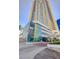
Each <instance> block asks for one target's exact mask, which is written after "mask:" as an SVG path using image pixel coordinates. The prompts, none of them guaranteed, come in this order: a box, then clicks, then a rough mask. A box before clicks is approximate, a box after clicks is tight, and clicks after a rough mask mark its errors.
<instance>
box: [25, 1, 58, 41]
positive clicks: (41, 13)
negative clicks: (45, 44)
mask: <svg viewBox="0 0 79 59" xmlns="http://www.w3.org/2000/svg"><path fill="white" fill-rule="evenodd" d="M29 21H30V22H29V24H28V29H27V28H26V27H27V26H26V27H25V31H26V29H27V31H26V32H27V34H26V32H25V33H24V35H25V36H26V40H27V41H32V42H33V41H34V42H38V41H46V40H47V39H48V38H53V37H55V33H59V30H58V26H57V23H56V21H55V19H54V16H53V15H52V11H51V8H50V3H49V0H34V1H33V6H32V11H31V16H30V20H29Z"/></svg>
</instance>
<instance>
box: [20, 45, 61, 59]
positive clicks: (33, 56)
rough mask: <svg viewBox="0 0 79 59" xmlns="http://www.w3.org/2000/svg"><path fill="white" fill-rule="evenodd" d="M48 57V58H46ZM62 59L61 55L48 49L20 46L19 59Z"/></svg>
mask: <svg viewBox="0 0 79 59" xmlns="http://www.w3.org/2000/svg"><path fill="white" fill-rule="evenodd" d="M46 56H47V57H46ZM46 58H47V59H51V58H52V59H60V58H59V53H58V52H55V51H53V50H50V49H47V47H45V46H44V47H41V46H34V45H25V44H20V46H19V59H46Z"/></svg>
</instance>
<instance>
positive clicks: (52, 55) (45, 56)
mask: <svg viewBox="0 0 79 59" xmlns="http://www.w3.org/2000/svg"><path fill="white" fill-rule="evenodd" d="M34 59H60V53H59V52H56V51H55V50H50V49H48V48H46V49H44V50H43V51H41V52H39V53H38V54H37V55H36V56H35V57H34Z"/></svg>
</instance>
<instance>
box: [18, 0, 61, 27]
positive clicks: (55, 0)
mask: <svg viewBox="0 0 79 59" xmlns="http://www.w3.org/2000/svg"><path fill="white" fill-rule="evenodd" d="M50 6H51V9H52V14H53V15H54V18H55V19H56V20H57V19H59V18H60V0H50ZM31 8H32V0H19V24H20V25H22V26H25V25H26V24H27V23H28V21H29V15H30V11H31Z"/></svg>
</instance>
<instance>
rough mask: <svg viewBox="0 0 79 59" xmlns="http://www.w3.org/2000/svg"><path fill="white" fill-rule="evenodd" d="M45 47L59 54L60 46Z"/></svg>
mask: <svg viewBox="0 0 79 59" xmlns="http://www.w3.org/2000/svg"><path fill="white" fill-rule="evenodd" d="M47 47H48V48H49V49H52V50H56V51H57V52H60V45H52V44H48V45H47Z"/></svg>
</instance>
